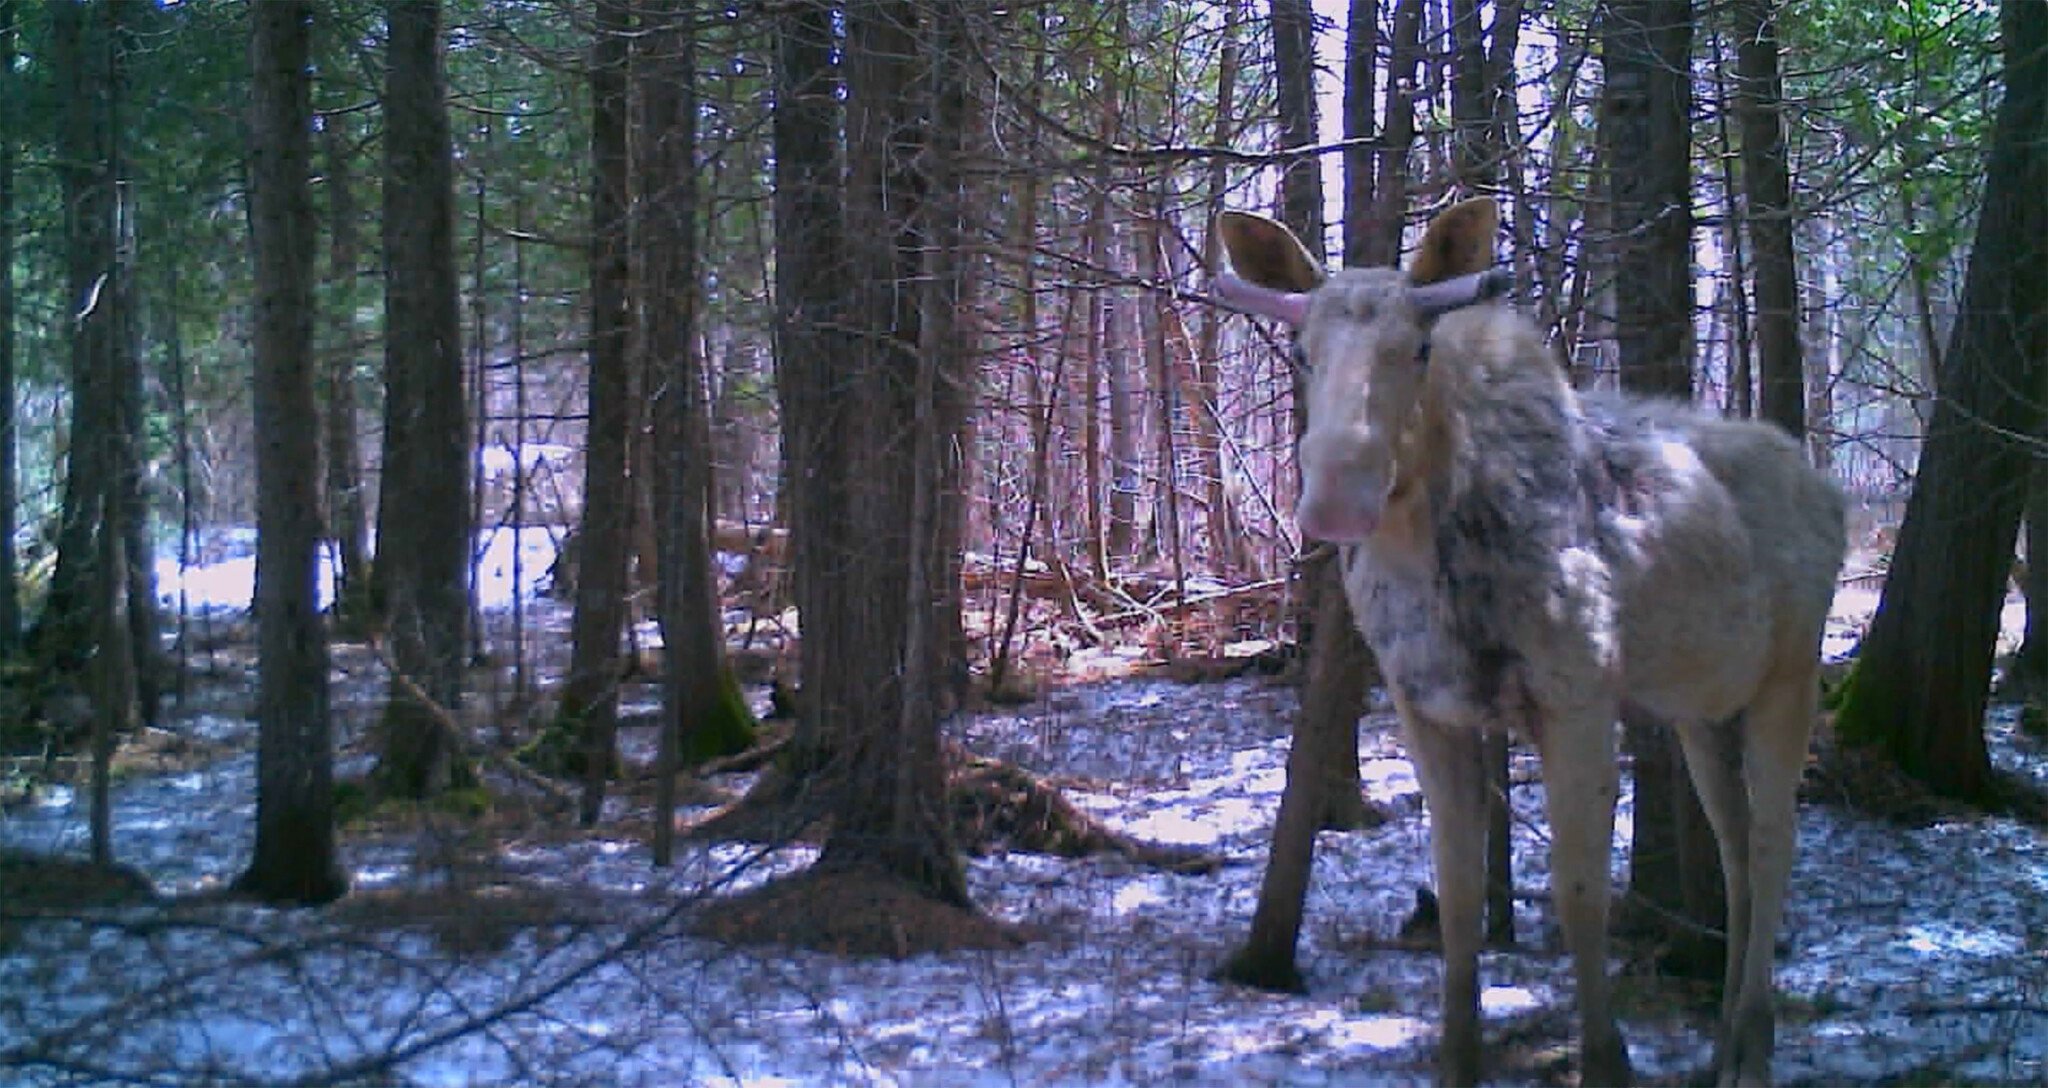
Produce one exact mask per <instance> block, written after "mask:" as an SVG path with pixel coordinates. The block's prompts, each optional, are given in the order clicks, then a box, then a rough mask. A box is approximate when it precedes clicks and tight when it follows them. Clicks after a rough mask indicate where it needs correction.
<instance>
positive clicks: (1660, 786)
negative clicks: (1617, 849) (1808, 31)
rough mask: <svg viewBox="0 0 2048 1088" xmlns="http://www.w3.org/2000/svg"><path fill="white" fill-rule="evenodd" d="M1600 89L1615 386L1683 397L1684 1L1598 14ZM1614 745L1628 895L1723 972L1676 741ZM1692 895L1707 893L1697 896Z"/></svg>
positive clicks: (1639, 725)
mask: <svg viewBox="0 0 2048 1088" xmlns="http://www.w3.org/2000/svg"><path fill="white" fill-rule="evenodd" d="M1602 48H1603V61H1604V69H1605V73H1604V74H1605V83H1604V85H1603V89H1602V92H1601V99H1600V147H1601V152H1602V156H1603V158H1604V159H1605V162H1606V170H1605V177H1606V178H1607V182H1608V192H1609V194H1610V204H1609V208H1610V211H1611V214H1612V216H1613V220H1612V223H1611V227H1612V237H1613V238H1614V239H1615V240H1616V241H1615V244H1614V257H1613V261H1614V270H1615V271H1614V276H1615V281H1616V282H1617V283H1620V284H1626V285H1628V288H1627V289H1626V290H1617V291H1615V292H1614V300H1615V315H1614V317H1615V339H1616V340H1617V342H1618V345H1619V349H1620V366H1621V381H1622V385H1623V386H1624V387H1626V388H1629V389H1632V390H1634V391H1636V392H1640V393H1648V394H1654V395H1662V396H1668V397H1673V398H1678V399H1690V398H1691V396H1692V381H1693V377H1692V358H1693V350H1692V349H1693V342H1692V271H1691V270H1692V238H1691V232H1692V216H1691V211H1690V209H1691V188H1690V186H1691V148H1690V142H1689V141H1690V132H1691V83H1690V77H1689V76H1688V74H1687V73H1688V68H1687V65H1688V61H1689V59H1690V56H1691V49H1692V12H1691V10H1690V6H1689V0H1629V2H1627V3H1615V4H1614V5H1613V6H1612V7H1611V8H1610V9H1609V16H1608V21H1607V27H1606V37H1605V40H1604V41H1603V43H1602ZM1623 724H1624V732H1625V744H1626V745H1627V748H1628V750H1629V752H1630V753H1632V755H1633V757H1634V766H1635V784H1636V799H1635V825H1636V832H1635V837H1634V839H1633V840H1632V841H1631V844H1630V858H1629V872H1630V892H1631V894H1632V895H1634V896H1636V897H1638V899H1639V900H1641V901H1643V902H1647V903H1652V904H1665V905H1669V906H1671V907H1672V908H1673V909H1674V910H1675V912H1676V913H1677V914H1679V915H1680V917H1681V918H1682V919H1684V920H1685V923H1690V924H1679V925H1677V926H1674V927H1672V928H1671V930H1670V931H1671V934H1672V936H1673V938H1674V939H1675V940H1677V941H1679V942H1680V943H1681V944H1684V945H1687V946H1688V950H1689V952H1690V953H1692V954H1689V955H1688V956H1687V959H1689V960H1693V961H1695V962H1708V963H1713V964H1719V963H1721V962H1722V960H1721V955H1720V948H1719V946H1718V944H1716V943H1713V942H1709V943H1708V945H1707V946H1706V947H1704V948H1696V947H1692V946H1693V945H1694V943H1695V942H1697V941H1698V939H1699V937H1700V935H1701V934H1702V933H1707V932H1718V931H1719V930H1720V929H1721V926H1722V919H1723V917H1724V916H1725V913H1726V901H1725V899H1724V898H1723V897H1722V896H1721V895H1720V894H1719V889H1720V881H1719V879H1718V878H1717V879H1715V880H1713V881H1710V882H1706V884H1705V885H1703V884H1702V883H1701V882H1700V881H1698V880H1697V879H1695V878H1694V877H1695V876H1696V874H1695V873H1689V872H1688V869H1687V865H1688V863H1691V864H1694V865H1697V866H1699V867H1711V868H1713V869H1714V870H1716V871H1718V858H1719V855H1718V853H1717V852H1716V849H1715V847H1714V845H1713V836H1712V830H1711V828H1709V827H1708V826H1707V824H1706V819H1705V817H1704V815H1703V814H1702V811H1701V809H1700V803H1699V800H1698V798H1697V796H1696V795H1695V794H1694V791H1693V788H1692V784H1691V781H1690V780H1689V779H1688V778H1687V777H1686V776H1684V775H1681V774H1678V773H1676V772H1675V771H1674V770H1672V769H1673V768H1676V767H1679V766H1682V760H1681V757H1680V756H1679V755H1678V752H1677V741H1676V739H1675V738H1674V737H1673V736H1672V735H1671V733H1670V732H1669V730H1668V729H1666V728H1664V727H1663V726H1662V725H1661V724H1659V723H1655V722H1650V721H1646V720H1642V719H1640V718H1636V717H1628V718H1626V719H1625V720H1624V723H1623ZM1703 886H1706V887H1710V888H1711V889H1712V891H1711V892H1708V893H1706V894H1702V893H1701V888H1702V887H1703Z"/></svg>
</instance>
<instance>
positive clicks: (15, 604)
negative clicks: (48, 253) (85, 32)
mask: <svg viewBox="0 0 2048 1088" xmlns="http://www.w3.org/2000/svg"><path fill="white" fill-rule="evenodd" d="M20 18H21V9H20V5H18V4H16V3H15V0H0V410H4V413H5V414H4V415H0V657H11V656H13V654H14V650H15V645H16V643H17V642H18V641H19V640H20V638H21V598H20V596H19V595H18V594H17V593H16V591H15V587H16V585H17V584H18V583H19V582H20V576H19V575H18V574H17V573H16V563H15V554H14V502H15V496H16V494H17V489H16V486H15V479H14V472H15V447H14V444H15V434H14V427H15V414H16V409H15V404H14V156H15V153H16V152H15V141H16V140H17V139H18V138H19V135H20V128H21V117H20V112H21V110H20V107H19V106H18V105H17V104H16V103H18V102H20V101H21V94H22V91H21V87H20V82H21V77H20V76H18V75H16V74H15V71H14V38H15V22H16V20H18V19H20Z"/></svg>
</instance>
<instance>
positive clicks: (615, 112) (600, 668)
mask: <svg viewBox="0 0 2048 1088" xmlns="http://www.w3.org/2000/svg"><path fill="white" fill-rule="evenodd" d="M595 11H596V15H597V27H596V32H595V37H594V39H593V40H592V42H591V47H590V90H591V121H590V157H591V201H590V234H591V246H590V381H589V384H588V386H587V392H586V398H587V404H588V407H589V421H590V422H589V425H588V427H587V434H588V437H587V438H586V439H585V448H584V457H583V515H582V520H581V522H580V527H579V529H578V531H577V537H576V539H577V549H578V555H577V567H578V570H577V576H576V612H575V617H574V618H573V619H572V620H571V621H570V640H571V649H570V659H569V675H568V676H567V678H566V679H564V681H563V683H562V702H561V708H560V710H559V712H558V721H559V722H560V723H561V725H562V726H564V727H566V728H568V729H571V730H573V731H574V733H575V735H576V736H577V737H578V738H579V740H580V743H581V746H582V751H583V768H582V769H583V774H584V785H583V800H582V806H581V809H580V810H579V813H578V816H579V818H580V819H581V820H582V821H583V823H584V825H585V826H588V825H590V824H593V823H595V822H596V821H597V817H598V814H599V812H600V810H601V809H602V808H603V805H604V791H605V782H606V779H607V777H608V776H609V775H610V773H611V770H612V763H613V755H612V753H613V736H614V734H615V732H616V729H617V720H618V685H619V677H620V672H621V662H620V659H619V632H620V630H621V628H623V627H624V626H625V622H626V607H625V600H626V553H627V546H628V545H627V527H628V525H629V524H630V523H631V522H632V520H633V519H632V510H633V497H632V492H631V490H630V488H629V486H628V481H627V475H626V446H627V441H628V434H629V432H630V427H629V426H628V419H629V415H630V413H629V411H628V407H627V406H628V404H629V403H630V401H631V393H630V391H629V389H628V382H629V378H628V369H629V368H628V363H627V358H626V352H627V327H628V324H629V322H630V321H631V316H630V311H629V310H628V309H627V305H626V289H627V279H628V277H627V263H626V252H627V250H626V190H627V184H626V172H627V163H626V65H627V48H626V43H627V41H628V36H629V34H630V32H631V29H632V18H631V14H630V12H629V10H628V8H627V6H626V3H625V2H624V0H603V2H601V3H599V4H598V5H597V7H596V9H595Z"/></svg>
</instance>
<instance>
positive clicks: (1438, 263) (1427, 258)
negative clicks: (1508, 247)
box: [1408, 196, 1500, 287]
mask: <svg viewBox="0 0 2048 1088" xmlns="http://www.w3.org/2000/svg"><path fill="white" fill-rule="evenodd" d="M1499 229H1500V205H1498V204H1496V203H1494V201H1493V198H1492V197H1490V196H1481V197H1474V198H1472V199H1471V200H1461V201H1459V202H1458V203H1456V204H1453V205H1451V206H1450V207H1449V208H1446V209H1444V211H1442V212H1441V213H1439V214H1438V215H1437V217H1436V218H1435V219H1432V220H1430V221H1429V229H1428V230H1426V231H1424V232H1423V234H1422V245H1421V246H1420V247H1418V248H1417V249H1416V251H1415V262H1414V264H1412V265H1411V266H1409V269H1408V282H1410V283H1412V284H1415V285H1416V286H1418V287H1420V286H1422V285H1424V284H1430V283H1436V282H1438V281H1440V280H1447V279H1451V278H1452V277H1455V276H1467V275H1471V274H1472V273H1474V272H1483V271H1485V270H1486V269H1488V268H1491V267H1493V235H1494V232H1495V231H1496V230H1499Z"/></svg>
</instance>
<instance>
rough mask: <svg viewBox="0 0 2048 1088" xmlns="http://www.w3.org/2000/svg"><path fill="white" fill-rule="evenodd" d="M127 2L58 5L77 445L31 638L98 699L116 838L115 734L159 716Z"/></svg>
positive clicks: (101, 834) (97, 787) (97, 769)
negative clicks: (125, 77)
mask: <svg viewBox="0 0 2048 1088" xmlns="http://www.w3.org/2000/svg"><path fill="white" fill-rule="evenodd" d="M119 7H120V6H119V5H114V4H101V5H93V6H87V5H84V4H74V3H65V4H58V5H54V6H53V7H52V8H51V14H52V19H51V55H52V57H53V59H54V62H55V63H54V64H53V65H52V67H53V68H54V69H55V70H56V71H58V72H59V73H61V75H62V86H61V88H60V90H61V92H62V94H63V104H64V116H63V118H62V120H61V121H60V124H59V133H58V153H59V160H60V164H61V165H60V166H59V168H58V175H59V179H60V182H61V185H62V191H63V198H64V207H65V252H66V274H67V288H68V294H69V298H68V299H67V307H68V308H69V309H70V312H71V313H72V314H74V315H76V316H75V317H74V318H72V320H71V321H70V322H69V324H70V333H71V337H70V338H71V345H70V347H71V353H70V354H71V359H70V362H71V378H72V389H71V391H72V397H71V404H72V421H71V450H70V455H69V458H68V464H67V467H66V480H65V490H64V503H63V513H62V522H61V524H60V525H59V527H58V556H57V570H56V571H55V573H54V574H53V575H52V578H51V583H50V589H49V592H48V594H47V596H46V597H45V600H44V605H43V613H42V616H41V619H40V621H39V623H38V625H37V629H36V630H35V631H34V632H32V633H31V643H32V649H33V650H34V652H35V653H36V654H37V656H38V657H39V658H40V659H41V661H42V663H43V666H44V667H45V668H47V669H49V670H51V671H53V672H59V673H69V674H72V675H75V676H80V677H82V678H83V679H84V680H85V682H86V684H87V686H88V689H89V690H90V692H91V694H92V697H93V701H94V716H93V721H94V735H93V738H92V748H93V770H94V776H93V777H94V781H93V803H92V813H93V825H94V827H93V846H94V853H95V856H96V857H105V856H108V852H109V851H110V849H111V844H110V841H109V834H108V831H107V828H106V826H105V821H106V819H107V816H108V812H107V805H106V786H107V783H106V781H105V774H106V771H107V767H108V761H109V760H110V759H111V757H112V752H113V745H114V743H115V738H116V736H117V735H118V734H119V733H121V732H123V731H125V730H127V729H128V728H130V727H132V726H133V725H134V724H135V723H136V722H137V721H138V720H144V719H147V718H148V717H149V716H151V715H153V714H154V709H155V708H154V702H155V700H154V695H155V684H154V677H153V674H152V673H151V672H150V671H148V670H150V669H151V668H152V667H153V665H154V662H155V660H156V656H157V655H156V654H155V652H154V646H153V643H154V640H155V637H156V628H155V610H154V608H153V607H151V600H150V597H151V594H152V592H153V591H152V589H151V575H150V572H149V571H147V570H146V569H139V565H140V564H146V563H147V562H148V558H149V549H148V542H147V532H146V526H145V524H144V518H145V516H146V511H145V509H144V507H143V504H142V495H141V473H140V469H139V462H138V457H139V453H138V451H139V449H140V442H141V426H142V410H141V369H140V366H139V362H138V358H137V350H136V344H135V343H134V341H133V338H132V333H133V323H132V319H131V316H130V312H131V310H132V308H133V304H134V303H133V294H132V290H131V286H130V281H131V280H132V275H133V259H134V236H133V234H132V233H131V232H130V231H129V230H124V229H123V227H124V225H129V226H132V223H133V210H132V207H124V204H123V200H124V197H123V192H122V186H121V183H120V178H121V161H120V157H119V154H118V149H119V139H118V135H119V120H118V116H117V109H116V106H117V103H118V101H119V96H120V91H121V70H122V56H123V51H122V48H121V46H120V41H119V39H120V35H121V18H122V15H123V12H122V11H121V10H119Z"/></svg>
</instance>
